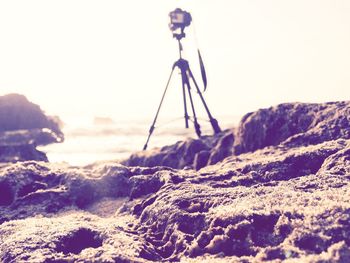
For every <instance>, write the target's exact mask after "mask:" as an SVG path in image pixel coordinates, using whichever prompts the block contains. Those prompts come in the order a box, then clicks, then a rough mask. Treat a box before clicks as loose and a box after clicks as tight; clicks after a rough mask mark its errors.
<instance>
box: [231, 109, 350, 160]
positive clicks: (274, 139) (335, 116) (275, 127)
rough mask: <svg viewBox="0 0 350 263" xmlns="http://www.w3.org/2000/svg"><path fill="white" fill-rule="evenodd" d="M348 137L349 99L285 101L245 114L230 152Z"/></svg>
mask: <svg viewBox="0 0 350 263" xmlns="http://www.w3.org/2000/svg"><path fill="white" fill-rule="evenodd" d="M339 138H343V139H349V138H350V102H330V103H322V104H307V103H284V104H280V105H278V106H275V107H271V108H268V109H261V110H258V111H256V112H252V113H248V114H246V115H245V116H244V117H243V118H242V120H241V122H240V124H239V126H238V129H237V134H236V140H235V143H234V148H233V153H234V154H235V155H238V154H241V153H245V152H253V151H255V150H257V149H262V148H264V147H267V146H272V145H278V144H280V143H283V144H285V145H288V146H290V147H297V146H303V145H304V146H305V145H310V144H318V143H321V142H324V141H329V140H336V139H339Z"/></svg>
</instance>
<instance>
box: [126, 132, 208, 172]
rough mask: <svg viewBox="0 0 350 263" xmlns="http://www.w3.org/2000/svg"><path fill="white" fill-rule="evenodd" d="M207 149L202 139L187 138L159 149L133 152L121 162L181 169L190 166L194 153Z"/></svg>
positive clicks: (129, 164) (132, 164) (128, 164)
mask: <svg viewBox="0 0 350 263" xmlns="http://www.w3.org/2000/svg"><path fill="white" fill-rule="evenodd" d="M207 149H208V145H207V144H205V143H204V142H203V141H202V140H195V139H188V140H186V141H183V142H177V143H176V144H174V145H171V146H165V147H163V148H161V149H153V150H151V151H143V152H138V153H135V154H133V155H131V156H130V158H129V159H128V160H126V161H124V162H123V164H124V165H127V166H146V167H154V166H168V167H171V168H177V169H182V168H184V167H186V166H192V165H193V162H194V158H195V155H196V154H197V153H199V152H201V151H204V150H207Z"/></svg>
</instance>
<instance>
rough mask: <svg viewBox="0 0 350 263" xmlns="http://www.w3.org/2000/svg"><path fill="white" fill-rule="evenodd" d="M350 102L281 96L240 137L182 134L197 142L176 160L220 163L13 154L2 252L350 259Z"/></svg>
mask: <svg viewBox="0 0 350 263" xmlns="http://www.w3.org/2000/svg"><path fill="white" fill-rule="evenodd" d="M349 106H350V103H348V102H339V103H329V104H320V105H317V104H310V105H308V104H284V105H279V106H277V107H274V108H271V109H269V110H261V111H258V112H256V113H252V114H250V115H249V116H246V117H245V118H243V120H242V122H241V124H240V126H239V127H238V129H237V132H236V134H235V137H234V142H233V135H230V134H229V132H228V133H227V134H226V135H221V136H218V137H217V138H206V139H205V140H208V141H212V148H205V147H208V145H210V144H209V143H210V142H207V141H205V142H204V143H203V144H201V143H200V142H193V143H194V144H195V145H198V146H196V147H198V149H200V150H199V151H193V150H191V146H190V145H186V143H178V144H177V146H176V147H175V148H176V149H177V150H181V151H182V152H183V153H186V152H188V153H193V152H196V153H195V154H191V156H188V157H181V156H178V155H177V152H175V153H173V154H174V155H173V156H174V158H175V161H174V163H175V164H176V165H179V164H180V163H181V162H182V164H181V165H183V166H188V165H191V162H192V161H194V159H192V157H193V156H196V158H197V159H200V158H202V157H198V156H199V154H202V155H203V156H204V157H203V158H204V159H203V160H204V161H203V163H208V162H209V160H212V161H210V162H213V163H215V162H216V163H215V164H214V165H208V166H206V167H204V168H202V169H200V170H199V171H195V170H191V169H182V170H178V169H173V168H170V167H160V166H155V167H140V166H135V167H127V166H123V165H120V164H115V163H105V164H97V165H90V166H87V167H85V168H72V167H63V166H56V165H54V164H44V163H38V162H23V163H17V164H10V165H8V164H6V165H5V164H3V165H2V166H1V170H0V193H1V194H0V261H2V262H176V261H181V262H263V261H274V262H281V261H285V262H349V261H350V248H349V246H350V138H349V137H348V132H349V126H348V124H349V119H348V116H347V115H346V114H345V113H347V112H349V108H350V107H349ZM301 109H303V110H301ZM331 109H332V110H331ZM299 110H300V111H299ZM281 111H283V112H284V114H282V113H281ZM296 111H298V112H299V113H298V114H301V115H302V114H305V116H304V117H303V116H297V115H298V114H296V113H295V112H296ZM330 111H332V114H331V113H330ZM288 114H289V116H288ZM270 115H271V116H270ZM275 115H287V116H285V117H282V116H280V117H278V116H275ZM293 116H294V117H293ZM307 116H318V118H319V119H318V121H319V123H316V122H315V123H314V122H313V121H309V120H308V118H309V117H307ZM274 120H276V121H274ZM277 120H278V121H277ZM250 122H252V123H250ZM289 122H291V123H289ZM277 123H279V124H278V125H277ZM293 123H294V124H293ZM295 123H297V124H298V125H301V126H302V127H295V125H296V124H295ZM253 127H260V128H259V130H256V129H253ZM272 127H274V128H272ZM293 127H294V128H293ZM276 132H278V134H276V135H275V136H273V133H276ZM253 134H255V135H254V136H253ZM245 138H246V139H245ZM226 144H228V145H231V149H229V148H227V147H226ZM220 145H221V147H222V148H224V149H221V148H220ZM196 147H194V148H196ZM202 147H203V148H202ZM175 148H174V146H171V147H169V148H166V147H165V148H163V150H165V152H166V154H168V153H169V152H170V151H169V149H175ZM196 149H197V148H196ZM221 150H222V152H221V153H220V151H221ZM205 151H207V152H206V153H205ZM238 151H241V153H240V154H239V155H238ZM214 152H215V154H214ZM158 153H159V152H158ZM234 154H235V155H234ZM225 155H230V156H228V157H226V158H225V159H223V160H222V161H220V162H217V161H218V160H219V159H221V158H224V157H221V156H225ZM168 158H170V157H168ZM206 159H207V161H205V160H206ZM153 160H156V159H153ZM158 160H159V161H160V162H163V160H164V156H161V157H160V158H159V159H158ZM144 161H146V159H144ZM162 164H164V163H162ZM154 165H156V163H155V164H154ZM176 165H175V166H176Z"/></svg>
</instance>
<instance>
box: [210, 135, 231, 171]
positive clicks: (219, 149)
mask: <svg viewBox="0 0 350 263" xmlns="http://www.w3.org/2000/svg"><path fill="white" fill-rule="evenodd" d="M233 142H234V135H233V132H232V131H229V132H227V134H225V135H223V136H222V137H221V138H220V139H219V141H218V143H217V144H216V145H215V147H214V148H213V149H212V150H211V153H210V156H209V160H208V163H207V165H212V164H216V163H217V162H219V161H222V160H223V159H225V158H226V157H228V156H231V155H232V146H233Z"/></svg>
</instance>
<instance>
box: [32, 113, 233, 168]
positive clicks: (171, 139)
mask: <svg viewBox="0 0 350 263" xmlns="http://www.w3.org/2000/svg"><path fill="white" fill-rule="evenodd" d="M217 119H218V121H219V124H220V126H221V128H222V129H223V130H224V129H228V128H232V127H234V126H236V125H237V123H238V120H239V118H238V117H237V116H233V117H220V118H217ZM63 121H64V123H65V125H64V127H63V132H64V134H65V141H64V142H63V143H60V144H51V145H47V146H44V147H40V148H39V150H41V151H44V152H45V153H46V154H47V156H48V158H49V161H50V162H55V163H67V164H70V165H74V166H84V165H87V164H91V163H94V162H98V161H104V160H106V161H107V160H108V161H109V160H115V161H119V160H123V159H125V158H128V157H129V156H130V155H131V154H132V153H133V152H136V151H141V150H142V148H143V146H144V144H145V142H146V139H147V136H148V131H149V128H150V125H151V123H150V122H149V120H121V121H115V120H112V119H111V118H90V119H85V120H83V121H82V120H81V119H79V120H78V119H71V120H69V121H66V120H63ZM199 122H200V124H201V128H202V133H203V134H208V135H210V134H212V130H211V126H210V123H209V122H208V121H206V120H199ZM184 126H185V125H184V120H183V118H175V119H174V118H168V119H164V120H162V122H160V123H159V124H158V122H157V125H156V129H155V131H154V133H153V135H152V137H151V139H150V142H149V144H148V149H151V148H154V147H162V146H165V145H170V144H174V143H176V142H177V141H179V140H184V139H186V138H197V136H196V134H195V131H194V128H193V124H192V123H191V122H190V128H189V129H185V127H184Z"/></svg>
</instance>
